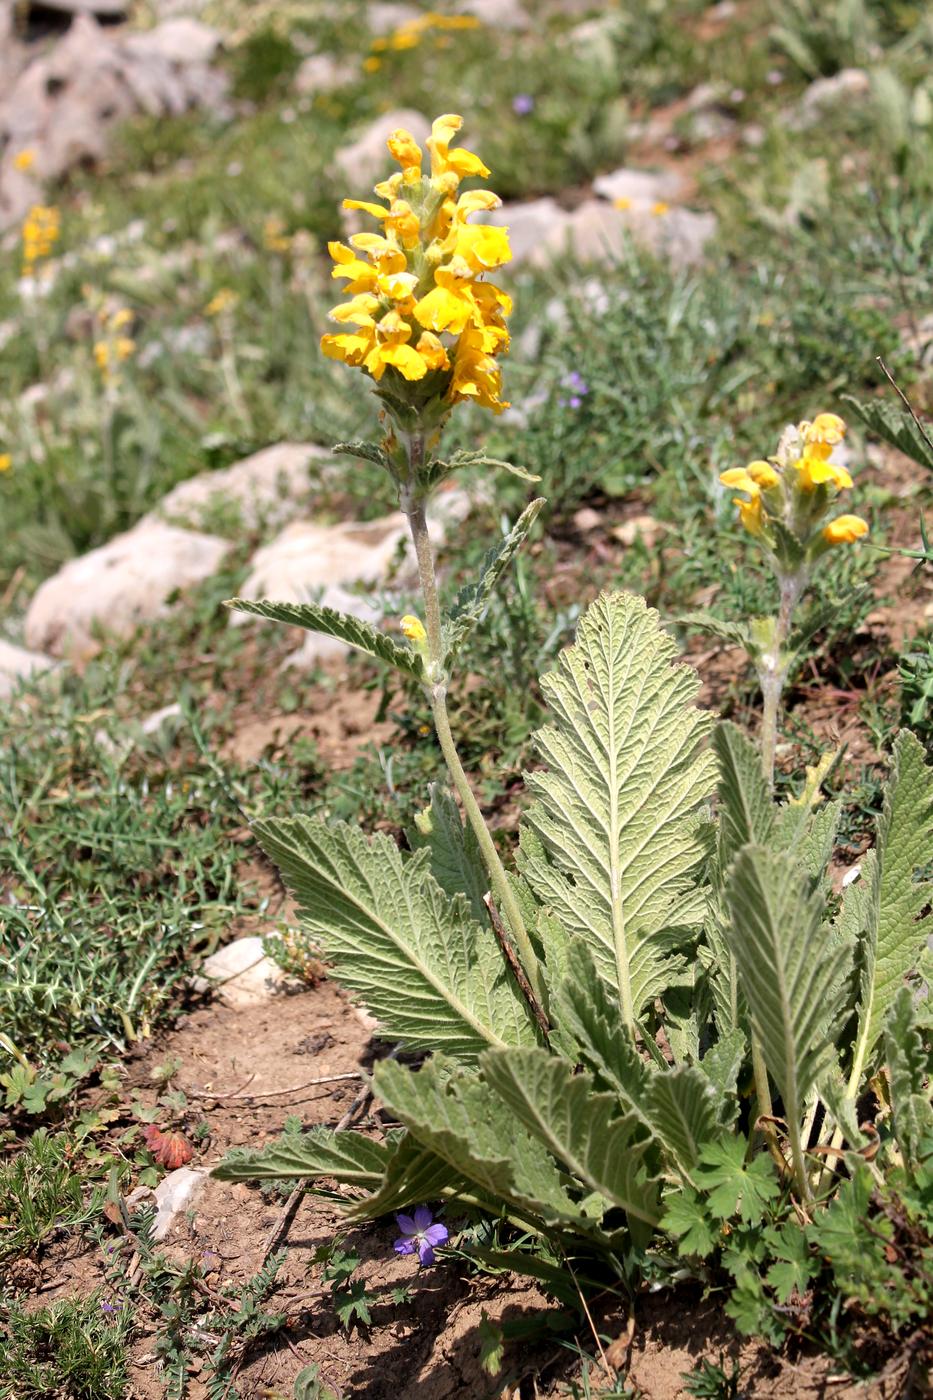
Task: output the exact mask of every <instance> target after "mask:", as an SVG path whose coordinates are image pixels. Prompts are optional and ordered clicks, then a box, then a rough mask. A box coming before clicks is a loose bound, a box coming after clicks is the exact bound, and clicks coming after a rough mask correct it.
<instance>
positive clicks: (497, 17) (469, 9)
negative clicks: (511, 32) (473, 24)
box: [457, 0, 531, 29]
mask: <svg viewBox="0 0 933 1400" xmlns="http://www.w3.org/2000/svg"><path fill="white" fill-rule="evenodd" d="M457 9H458V11H459V13H460V14H462V15H473V16H474V18H476V19H478V20H479V21H480V23H481V24H487V25H488V26H489V28H490V29H527V28H528V25H529V24H530V22H531V21H530V19H529V15H528V11H527V10H526V9H524V7H523V6H522V5H520V4H519V3H518V0H459V3H458V5H457Z"/></svg>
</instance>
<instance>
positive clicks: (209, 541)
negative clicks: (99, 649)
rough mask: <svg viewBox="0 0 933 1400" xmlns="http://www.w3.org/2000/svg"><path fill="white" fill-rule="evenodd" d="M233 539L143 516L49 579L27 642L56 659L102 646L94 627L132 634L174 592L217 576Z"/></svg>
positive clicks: (30, 615)
mask: <svg viewBox="0 0 933 1400" xmlns="http://www.w3.org/2000/svg"><path fill="white" fill-rule="evenodd" d="M228 548H229V546H228V543H227V541H226V540H222V539H219V538H217V536H215V535H205V534H201V533H199V532H197V531H194V530H180V529H177V528H176V527H175V526H172V525H164V524H162V523H161V522H158V521H144V522H142V523H140V524H139V525H137V526H136V527H135V528H134V529H132V530H128V531H127V532H126V533H125V534H122V535H117V536H115V538H114V539H112V540H110V541H109V542H108V543H107V544H105V545H102V546H101V547H100V548H99V549H93V550H91V552H90V553H89V554H84V555H82V556H81V557H80V558H78V559H71V560H69V562H68V563H67V564H65V565H64V566H63V567H62V568H61V569H59V571H58V573H57V574H53V576H52V577H51V578H49V579H46V581H45V583H43V584H42V585H41V586H40V588H39V589H38V591H37V592H36V594H35V596H34V597H33V600H32V602H31V603H30V605H29V610H28V612H27V614H26V627H25V632H26V642H27V644H28V645H29V646H30V647H34V648H36V649H37V650H39V651H49V652H51V653H52V654H53V655H55V656H63V655H65V654H78V655H81V654H88V653H89V652H92V651H93V650H95V649H96V644H95V643H94V640H93V631H94V629H95V625H99V626H100V627H101V628H105V629H106V630H107V631H110V632H114V633H116V634H117V635H122V636H125V635H128V634H129V633H130V632H132V630H133V629H134V627H135V626H136V625H137V623H139V622H141V621H143V620H144V619H147V618H153V617H159V616H161V615H162V614H163V613H164V612H165V611H166V605H167V603H168V600H169V598H170V596H171V595H172V594H173V593H174V592H175V591H176V590H177V589H179V588H186V587H188V586H189V585H191V584H193V583H197V582H199V581H200V580H201V579H204V578H208V577H209V576H210V575H211V574H213V573H215V572H216V570H217V568H218V567H219V565H220V561H221V560H222V559H223V557H224V555H225V554H226V552H227V549H228Z"/></svg>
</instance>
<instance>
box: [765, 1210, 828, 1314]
mask: <svg viewBox="0 0 933 1400" xmlns="http://www.w3.org/2000/svg"><path fill="white" fill-rule="evenodd" d="M764 1235H765V1239H766V1240H767V1242H768V1244H769V1245H770V1247H771V1252H772V1253H773V1254H774V1255H775V1256H776V1259H775V1262H774V1263H773V1264H772V1265H771V1267H770V1268H769V1269H768V1272H767V1273H766V1274H765V1278H766V1280H767V1282H768V1283H769V1284H770V1285H771V1287H772V1288H773V1289H774V1291H775V1292H776V1293H777V1298H778V1302H779V1303H786V1302H787V1300H788V1298H789V1297H790V1295H791V1294H792V1293H793V1292H794V1290H795V1289H796V1291H797V1292H798V1293H803V1292H804V1290H805V1289H806V1287H807V1285H808V1283H809V1282H810V1280H811V1279H813V1278H815V1277H816V1275H817V1274H818V1273H819V1271H820V1265H819V1262H818V1261H817V1260H816V1259H814V1258H813V1255H812V1253H811V1251H810V1245H809V1242H808V1240H807V1237H806V1235H805V1234H804V1233H803V1231H802V1230H801V1229H800V1226H799V1225H798V1224H797V1223H796V1221H790V1220H786V1221H785V1222H784V1224H783V1225H782V1226H781V1227H780V1228H779V1229H775V1228H774V1227H769V1228H768V1229H767V1230H765V1232H764Z"/></svg>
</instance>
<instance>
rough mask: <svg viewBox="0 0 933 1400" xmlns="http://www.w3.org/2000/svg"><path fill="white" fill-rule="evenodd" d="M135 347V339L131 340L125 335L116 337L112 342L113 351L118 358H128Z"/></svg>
mask: <svg viewBox="0 0 933 1400" xmlns="http://www.w3.org/2000/svg"><path fill="white" fill-rule="evenodd" d="M135 349H136V341H135V340H131V339H130V337H129V336H127V335H121V336H118V337H117V340H116V342H115V344H114V351H115V353H116V357H117V359H118V360H128V359H129V358H130V356H131V355H132V354H133V352H134V351H135Z"/></svg>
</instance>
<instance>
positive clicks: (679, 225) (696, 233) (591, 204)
mask: <svg viewBox="0 0 933 1400" xmlns="http://www.w3.org/2000/svg"><path fill="white" fill-rule="evenodd" d="M715 232H716V217H715V215H714V214H710V213H706V214H697V213H694V212H693V211H692V210H690V209H668V210H667V211H666V212H664V213H657V214H654V213H652V212H650V210H649V211H645V210H643V209H636V208H632V209H616V208H615V206H614V205H612V204H609V203H607V202H605V201H604V200H600V199H590V200H587V201H586V203H584V204H581V205H580V206H579V208H577V209H575V210H574V212H573V214H571V215H570V216H569V217H568V218H567V219H566V220H565V222H564V223H562V224H558V225H556V226H555V227H554V228H553V229H552V230H551V232H550V233H549V234H548V236H547V237H546V238H545V239H544V241H543V242H542V243H540V244H539V246H538V248H537V249H536V251H535V252H534V253H533V254H532V256H531V258H530V260H529V261H530V262H531V263H532V264H533V265H535V266H537V267H546V266H547V265H548V264H549V263H550V262H552V261H553V259H554V258H555V257H558V256H560V254H561V253H566V252H569V253H571V254H572V255H573V256H574V257H576V258H577V259H578V260H579V261H580V262H581V263H588V262H602V263H605V262H611V261H613V260H616V259H618V258H619V257H620V255H621V254H622V253H623V251H624V248H625V242H626V239H627V238H628V237H631V238H633V239H634V240H635V242H636V243H640V244H642V245H643V246H645V247H647V248H649V249H650V250H651V251H652V252H654V253H657V254H658V255H659V256H663V257H667V258H669V259H670V261H671V262H672V263H674V264H675V265H677V266H690V265H692V264H694V263H697V262H699V261H700V260H701V258H702V256H703V251H704V249H705V247H706V244H707V243H708V242H709V240H710V239H711V238H712V236H713V234H714V233H715Z"/></svg>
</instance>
